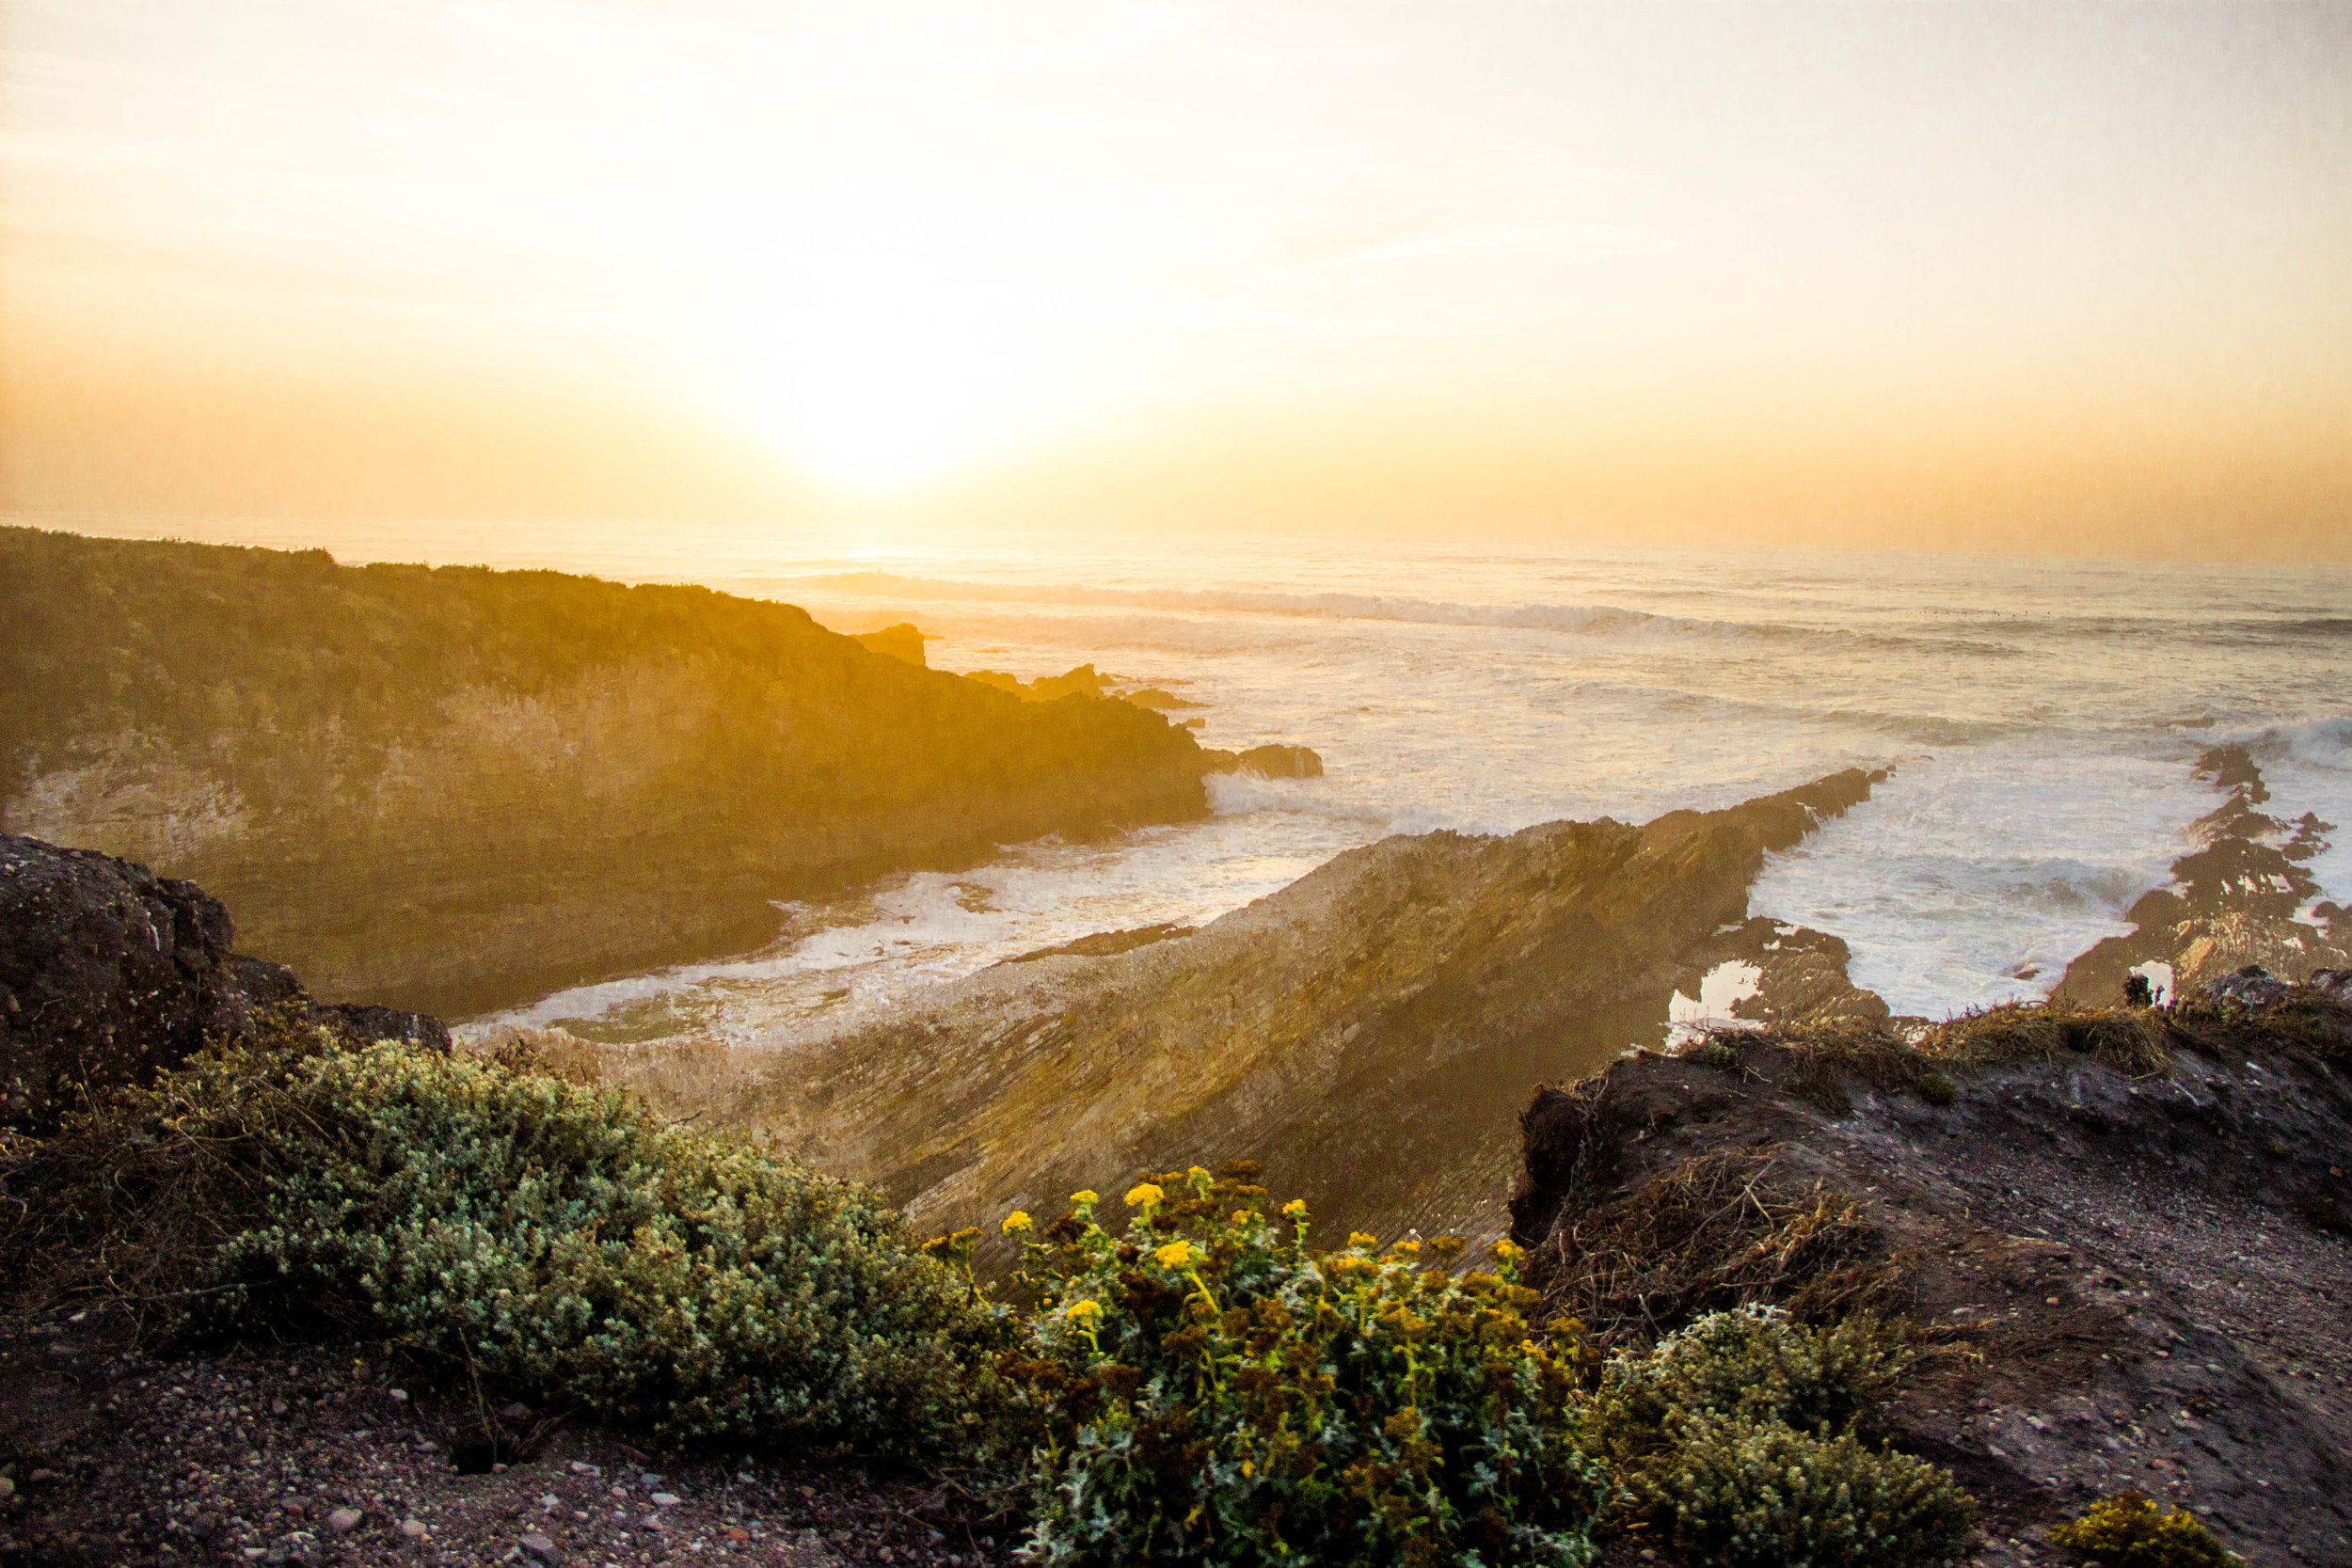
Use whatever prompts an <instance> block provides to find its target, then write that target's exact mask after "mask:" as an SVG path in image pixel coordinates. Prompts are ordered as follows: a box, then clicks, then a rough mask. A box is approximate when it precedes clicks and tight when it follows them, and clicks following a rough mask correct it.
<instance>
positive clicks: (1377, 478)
mask: <svg viewBox="0 0 2352 1568" xmlns="http://www.w3.org/2000/svg"><path fill="white" fill-rule="evenodd" d="M0 245H4V248H0V331H4V332H5V339H4V340H0V347H4V348H5V360H4V362H0V398H4V399H5V401H4V402H0V416H5V424H0V506H5V507H6V508H7V509H8V510H10V511H12V512H14V513H16V514H18V515H32V516H58V517H67V518H71V517H75V516H101V517H103V516H111V517H115V518H118V519H119V518H121V517H148V516H153V517H170V516H179V515H211V516H220V517H273V518H286V517H304V518H333V517H360V516H364V517H370V518H379V519H380V518H399V517H432V518H437V519H451V518H456V519H470V520H478V521H479V522H480V523H481V524H482V526H483V527H484V528H485V529H492V528H494V527H495V526H496V524H497V522H498V521H499V520H500V519H503V518H523V517H531V518H542V519H544V518H549V517H554V518H577V519H579V520H580V523H581V525H582V526H583V527H593V526H600V525H602V524H604V523H608V522H611V521H612V520H614V519H644V518H648V517H656V518H658V517H680V518H687V517H694V518H706V517H730V518H739V519H743V520H745V521H747V522H748V523H751V524H754V525H756V526H762V527H774V528H778V529H790V528H793V527H803V526H816V525H818V524H820V523H821V524H824V525H827V526H838V525H843V524H845V523H846V524H849V525H852V526H858V525H863V526H870V527H872V528H874V529H878V530H886V529H888V528H890V527H893V526H899V525H904V526H910V527H912V526H915V525H917V524H919V525H922V526H926V527H948V528H969V529H972V530H983V531H984V530H987V529H991V528H1000V529H1003V528H1013V527H1020V528H1023V529H1038V528H1049V529H1050V528H1063V529H1069V530H1073V531H1119V530H1122V529H1152V530H1166V529H1190V530H1201V531H1217V530H1226V531H1248V532H1253V533H1255V532H1285V533H1288V532H1296V533H1302V534H1315V533H1325V534H1345V535H1376V534H1380V533H1384V532H1394V533H1404V534H1412V535H1417V536H1418V535H1448V536H1460V535H1480V534H1492V535H1495V536H1498V537H1504V536H1508V537H1534V538H1544V537H1559V538H1581V537H1597V538H1610V539H1634V540H1642V539H1658V540H1671V541H1677V542H1688V541H1698V542H1705V541H1708V540H1714V539H1722V540H1736V541H1739V542H1741V543H1765V544H1770V543H1776V542H1778V543H1790V544H1804V545H1853V546H1889V547H1899V548H1922V547H1924V548H1972V549H1992V550H2015V551H2027V552H2031V551H2042V550H2060V551H2070V552H2086V553H2112V554H2159V555H2185V556H2198V555H2228V556H2232V557H2244V558H2255V559H2279V560H2298V559H2299V560H2323V559H2324V560H2336V561H2342V560H2352V287H2347V286H2346V284H2345V281H2344V280H2345V279H2346V278H2347V277H2352V7H2348V6H2344V5H2340V4H2323V5H2314V6H2308V7H2304V6H2293V5H2283V4H2277V5H2274V4H2267V3H2263V0H2236V3H2233V4H2227V5H2214V6H2188V5H2151V4H2106V5H2073V4H2062V3H2054V0H2044V3H2040V4H2033V5H2026V4H2016V5H1998V6H1994V5H1969V4H1957V3H1942V4H1927V3H1880V4H1869V5H1839V6H1812V5H1803V4H1795V3H1789V4H1769V5H1767V4H1753V5H1711V6H1683V5H1673V4H1664V3H1640V4H1612V5H1574V4H1557V3H1554V4H1506V3H1489V0H1465V3H1460V4H1450V5H1436V4H1422V5H1389V4H1381V3H1378V0H1351V3H1348V4H1337V3H1333V4H1294V3H1288V0H1257V3H1254V4H1248V5H1232V6H1218V5H1195V4H1157V3H1152V4H1126V3H1122V0H1090V3H1087V4H1077V3H1071V4H1060V3H1044V4H1031V3H1027V0H992V3H990V4H987V5H980V6H976V5H972V4H969V3H968V0H966V3H961V4H940V5H909V4H898V3H897V0H858V3H856V4H846V3H845V4H804V5H793V4H787V3H768V4H750V3H740V4H733V3H724V0H676V3H655V0H602V3H583V0H466V3H460V4H436V3H432V0H111V3H109V4H105V5H92V4H89V3H88V0H8V5H7V6H6V7H5V8H0Z"/></svg>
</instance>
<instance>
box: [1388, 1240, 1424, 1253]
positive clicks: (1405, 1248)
mask: <svg viewBox="0 0 2352 1568" xmlns="http://www.w3.org/2000/svg"><path fill="white" fill-rule="evenodd" d="M1389 1250H1390V1251H1391V1252H1395V1253H1401V1254H1403V1255H1404V1256H1405V1257H1407V1258H1411V1257H1415V1256H1417V1255H1418V1254H1419V1253H1420V1251H1421V1243H1419V1242H1417V1241H1413V1240H1409V1239H1407V1240H1406V1241H1401V1242H1396V1243H1391V1245H1390V1247H1389Z"/></svg>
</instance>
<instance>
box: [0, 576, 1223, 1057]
mask: <svg viewBox="0 0 2352 1568" xmlns="http://www.w3.org/2000/svg"><path fill="white" fill-rule="evenodd" d="M883 635H884V636H885V637H886V638H887V637H891V636H893V635H896V633H895V631H894V632H893V633H885V634H883ZM900 641H903V639H900ZM917 641H919V635H918V638H917ZM898 651H899V652H900V653H901V654H903V653H904V652H906V651H907V650H905V649H903V648H901V649H899V650H898ZM1058 680H1059V683H1060V685H1062V686H1066V687H1068V688H1069V689H1071V690H1072V691H1073V692H1079V693H1082V695H1081V697H1080V700H1073V701H1061V702H1031V703H1024V702H1020V701H1016V700H1015V699H1014V698H1013V697H1012V696H1009V695H1007V694H1004V693H1001V692H995V691H991V690H988V689H986V688H985V687H983V686H981V685H977V684H975V683H974V682H972V681H968V680H965V679H963V678H961V676H958V675H954V674H950V673H947V672H945V671H935V670H927V669H923V668H919V667H918V665H917V663H916V662H914V661H910V660H908V659H906V658H904V657H885V656H883V655H881V654H876V653H873V652H869V651H868V650H867V649H866V648H865V647H862V646H861V645H860V644H859V642H858V641H854V640H852V639H850V638H847V637H841V636H837V635H835V634H834V633H833V632H830V631H827V630H825V629H824V628H823V627H821V626H818V625H817V624H816V623H815V622H814V621H812V620H810V618H809V617H808V616H807V614H806V613H804V612H803V611H802V610H797V609H795V608H793V607H791V606H789V605H782V604H773V603H767V602H762V601H755V600H748V599H739V598H733V597H730V596H728V595H726V594H714V593H711V592H709V591H708V590H706V589H700V588H686V587H675V586H660V585H644V586H639V587H634V588H632V587H627V586H624V585H622V584H619V583H610V582H599V581H596V580H595V579H593V578H578V577H566V576H564V575H562V574H558V573H553V572H491V571H486V570H483V569H480V568H455V567H450V568H442V569H439V570H427V569H425V568H423V567H421V566H395V565H374V566H368V567H364V568H355V567H345V566H339V565H337V564H336V563H335V562H333V560H331V559H330V558H329V557H328V556H326V553H325V552H323V551H315V550H314V551H304V552H298V553H288V552H284V551H278V550H258V549H231V548H224V547H216V546H200V545H182V544H168V543H156V542H135V541H121V540H102V539H82V538H76V537H73V536H72V535H69V534H60V533H46V532H38V531H32V530H27V529H0V831H7V832H24V833H29V834H32V835H33V836H36V837H40V838H43V839H46V840H49V841H50V842H53V843H61V844H73V845H79V846H82V847H88V848H95V849H100V850H103V851H105V852H107V853H110V854H118V855H122V856H125V857H127V858H129V859H132V860H135V861H138V862H141V863H146V864H150V865H152V866H154V867H155V868H156V869H157V870H158V871H159V872H161V873H164V874H165V875H167V876H170V877H178V878H185V879H191V880H194V881H197V882H199V883H200V884H202V885H203V886H204V887H205V888H206V889H207V890H208V891H210V892H211V893H212V894H213V895H215V897H217V898H219V899H221V900H222V901H223V902H224V903H226V904H227V905H228V906H229V907H230V909H231V910H233V911H236V915H237V920H238V924H239V927H240V928H241V930H242V931H243V933H244V939H243V940H244V941H245V942H246V944H247V945H248V946H249V947H250V948H251V949H252V950H253V951H255V952H258V953H262V954H265V955H267V956H268V957H270V958H273V959H276V960H278V961H280V962H284V963H288V964H292V965H293V966H294V967H295V968H296V969H297V970H299V971H300V973H301V974H303V976H304V978H305V979H306V980H307V981H308V982H309V983H310V985H312V986H313V987H315V988H316V989H317V990H318V991H319V993H320V994H321V995H322V996H326V997H332V998H337V999H341V1000H349V1001H366V1002H384V1003H389V1004H391V1005H394V1006H406V1007H419V1008H424V1009H427V1010H431V1011H436V1012H440V1013H443V1014H448V1015H452V1016H462V1015H464V1014H468V1013H472V1012H478V1011H482V1010H485V1009H487V1008H490V1007H494V1006H503V1005H508V1004H512V1003H515V1002H517V1001H521V1000H525V999H527V998H529V997H531V996H533V995H538V994H543V993H545V992H546V991H548V990H556V989H560V988H562V987H564V986H567V985H574V984H579V983H582V982H585V981H589V980H594V979H598V978H604V977H609V976H611V975H613V974H627V973H630V972H632V971H641V970H644V969H648V968H653V967H656V966H658V965H660V964H662V963H665V962H671V961H677V960H682V959H686V958H698V957H702V958H707V957H708V956H710V955H712V954H714V953H719V952H726V951H731V950H741V949H743V948H748V947H753V946H756V945H758V944H759V943H760V942H765V941H767V940H769V939H770V938H771V937H772V936H773V935H774V934H775V930H776V927H777V915H776V911H775V909H774V901H775V900H778V899H788V898H797V897H804V896H809V895H822V894H825V893H829V892H833V891H835V890H838V889H839V888H842V887H844V886H847V885H850V884H853V883H855V882H857V881H861V880H864V879H869V878H871V877H875V876H878V875H882V874H884V873H888V872H891V871H895V870H902V869H910V868H916V867H951V866H956V865H960V864H970V863H974V862H975V861H978V860H985V859H988V858H991V857H993V855H994V854H995V853H996V851H997V848H998V847H999V846H1001V845H1004V844H1009V843H1016V842H1020V841H1022V840H1025V839H1032V838H1038V837H1041V836H1043V835H1045V834H1048V833H1056V832H1058V833H1062V834H1065V835H1068V836H1071V837H1075V838H1088V837H1100V836H1102V835H1104V834H1107V833H1111V832H1118V831H1120V830H1121V829H1123V828H1125V827H1128V826H1132V825H1138V824H1145V823H1155V822H1168V821H1181V820H1185V819H1188V818H1192V817H1198V816H1204V815H1206V813H1207V811H1208V803H1207V800H1206V795H1205V792H1204V788H1203V784H1202V775H1203V773H1204V771H1205V769H1206V767H1207V762H1208V759H1207V757H1206V756H1205V755H1204V754H1203V753H1202V752H1201V751H1200V747H1199V746H1198V745H1197V744H1196V743H1195V742H1194V740H1193V738H1192V736H1190V735H1189V734H1187V733H1185V732H1184V731H1183V730H1182V729H1179V728H1177V727H1176V726H1173V725H1171V724H1169V723H1168V721H1166V720H1165V719H1163V718H1161V717H1160V716H1158V715H1156V714H1152V713H1149V712H1147V711H1145V710H1144V709H1142V708H1138V707H1136V706H1135V705H1132V704H1128V703H1121V702H1116V701H1108V700H1098V696H1096V695H1083V694H1084V693H1097V694H1099V691H1100V687H1101V680H1100V678H1099V677H1098V676H1096V675H1095V673H1094V672H1093V671H1092V670H1090V669H1084V670H1081V671H1078V672H1073V673H1072V674H1071V675H1067V676H1062V677H1059V678H1058ZM1054 684H1055V683H1040V685H1041V688H1043V687H1046V686H1051V685H1054Z"/></svg>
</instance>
